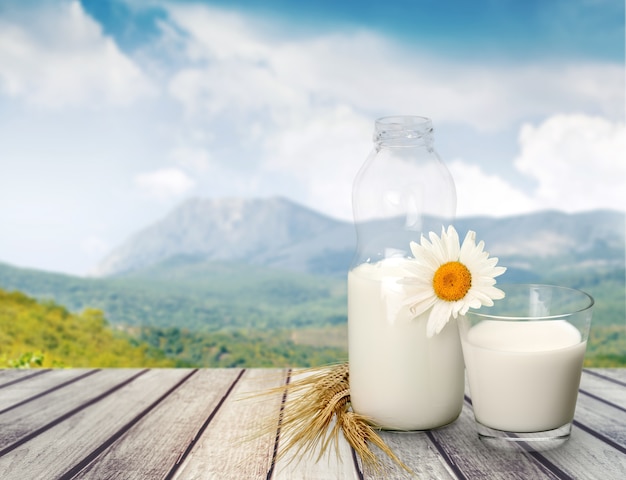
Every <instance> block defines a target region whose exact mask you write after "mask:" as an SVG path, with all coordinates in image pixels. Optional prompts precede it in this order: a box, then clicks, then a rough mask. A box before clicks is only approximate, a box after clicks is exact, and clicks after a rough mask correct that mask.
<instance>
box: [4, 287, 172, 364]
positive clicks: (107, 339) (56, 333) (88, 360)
mask: <svg viewBox="0 0 626 480" xmlns="http://www.w3.org/2000/svg"><path fill="white" fill-rule="evenodd" d="M176 364H177V363H176V361H175V360H173V359H170V358H166V357H165V355H164V354H163V352H161V351H160V350H158V349H155V348H153V347H150V346H149V345H148V344H146V343H144V342H137V341H136V340H135V339H132V338H131V337H129V336H128V335H127V334H124V333H122V332H116V331H115V330H113V329H111V328H110V326H109V325H108V323H107V321H106V320H105V318H104V316H103V315H102V312H101V311H99V310H94V309H87V310H84V311H83V312H82V313H80V314H74V313H70V312H69V311H67V310H66V309H65V308H64V307H62V306H60V305H57V304H56V303H54V302H37V301H36V300H34V299H32V298H30V297H27V296H26V295H24V294H22V293H20V292H11V293H8V292H5V291H4V290H0V367H7V366H8V367H11V366H13V367H23V366H40V367H126V366H136V367H173V366H176Z"/></svg>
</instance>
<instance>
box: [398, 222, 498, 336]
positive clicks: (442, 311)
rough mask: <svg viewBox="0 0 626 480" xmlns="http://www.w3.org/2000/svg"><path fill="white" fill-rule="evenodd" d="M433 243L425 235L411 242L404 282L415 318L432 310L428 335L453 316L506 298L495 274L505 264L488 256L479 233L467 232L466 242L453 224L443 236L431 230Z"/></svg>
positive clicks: (439, 329) (433, 333) (407, 302)
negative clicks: (501, 264)
mask: <svg viewBox="0 0 626 480" xmlns="http://www.w3.org/2000/svg"><path fill="white" fill-rule="evenodd" d="M429 238H430V242H429V241H428V240H427V239H426V238H425V237H424V236H423V235H422V237H421V239H420V243H419V244H418V243H416V242H411V252H412V253H413V256H414V257H415V258H413V259H411V261H410V262H408V263H407V266H406V269H407V271H408V273H409V274H410V277H408V278H405V279H404V281H403V282H402V283H404V284H405V285H406V287H407V290H408V291H409V295H410V296H409V298H407V300H406V303H405V304H406V305H407V306H408V307H409V310H410V311H411V313H412V314H413V315H415V316H416V317H417V316H419V315H421V314H423V313H425V312H427V311H428V310H430V313H429V315H428V324H427V327H426V334H427V336H428V337H432V336H433V335H435V334H437V333H439V332H440V331H441V330H442V329H443V327H444V326H445V325H446V324H447V323H448V321H449V320H450V318H457V317H458V316H459V314H460V315H465V313H467V311H468V310H469V309H470V308H480V307H481V306H482V305H486V306H491V305H493V300H497V299H500V298H504V292H503V291H502V290H500V289H498V288H495V287H494V285H495V283H496V280H495V277H497V276H499V275H502V274H503V273H504V272H505V271H506V268H505V267H497V266H496V264H497V263H498V258H497V257H492V258H489V253H488V252H485V251H483V249H484V246H485V244H484V242H483V241H480V242H479V243H478V244H476V233H475V232H473V231H471V230H470V231H469V232H467V235H466V236H465V240H463V245H460V244H459V235H458V234H457V232H456V230H455V229H454V227H453V226H452V225H450V226H449V227H448V231H447V232H446V231H445V229H444V228H442V229H441V238H440V237H438V236H437V234H435V233H434V232H430V233H429Z"/></svg>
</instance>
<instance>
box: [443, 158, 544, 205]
mask: <svg viewBox="0 0 626 480" xmlns="http://www.w3.org/2000/svg"><path fill="white" fill-rule="evenodd" d="M448 167H449V169H450V173H451V174H452V178H453V179H454V183H455V185H456V196H457V216H458V217H466V216H473V215H488V216H493V217H500V216H506V215H514V214H518V213H526V212H530V211H532V210H535V209H537V207H539V206H540V205H537V204H536V202H535V200H534V199H533V198H532V197H531V196H529V195H528V193H526V192H523V191H520V190H518V189H517V188H515V187H514V186H513V185H512V184H511V183H509V182H507V181H506V180H505V179H503V178H501V177H499V176H498V175H495V174H490V173H487V172H485V171H483V169H482V168H481V167H480V166H478V165H473V164H468V163H467V162H465V161H463V160H461V159H457V160H454V161H452V162H450V163H449V164H448Z"/></svg>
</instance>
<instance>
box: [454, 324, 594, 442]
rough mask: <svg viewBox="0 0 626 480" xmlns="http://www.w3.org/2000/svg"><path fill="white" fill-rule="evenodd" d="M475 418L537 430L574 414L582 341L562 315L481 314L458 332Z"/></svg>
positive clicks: (501, 426)
mask: <svg viewBox="0 0 626 480" xmlns="http://www.w3.org/2000/svg"><path fill="white" fill-rule="evenodd" d="M462 344H463V352H464V356H465V363H466V367H467V374H468V379H469V384H470V391H471V395H472V406H473V409H474V415H475V417H476V420H477V421H478V422H479V423H481V424H482V425H485V426H487V427H490V428H494V429H497V430H506V431H514V432H539V431H545V430H552V429H555V428H559V427H561V426H563V425H565V424H567V423H569V422H571V421H572V419H573V418H574V410H575V408H576V398H577V394H578V387H579V383H580V375H581V369H582V364H583V358H584V356H585V347H586V341H582V340H581V334H580V332H579V331H578V329H577V328H575V327H574V326H573V325H571V324H570V323H568V322H567V321H565V320H547V321H497V320H485V321H482V322H480V323H479V324H477V325H475V326H473V327H472V328H470V329H469V330H468V331H467V334H466V335H463V340H462Z"/></svg>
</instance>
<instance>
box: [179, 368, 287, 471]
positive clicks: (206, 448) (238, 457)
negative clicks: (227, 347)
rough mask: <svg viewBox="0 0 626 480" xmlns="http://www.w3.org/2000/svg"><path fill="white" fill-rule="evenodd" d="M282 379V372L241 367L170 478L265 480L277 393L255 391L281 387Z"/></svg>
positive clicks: (275, 423) (278, 403)
mask: <svg viewBox="0 0 626 480" xmlns="http://www.w3.org/2000/svg"><path fill="white" fill-rule="evenodd" d="M285 377H286V372H285V371H282V370H267V369H250V370H246V372H245V373H244V375H243V377H242V378H241V380H240V381H239V382H238V383H237V384H236V385H235V389H234V391H233V392H232V394H231V395H230V396H229V398H228V400H227V401H226V402H225V403H224V405H222V406H221V407H220V409H219V410H218V411H217V412H216V415H215V417H214V418H213V419H212V420H211V423H210V425H209V428H207V429H206V431H205V432H204V433H203V434H202V436H201V437H200V438H199V439H198V442H197V443H196V445H195V446H194V448H193V450H192V451H191V452H190V454H189V456H188V457H187V458H186V459H185V460H184V462H183V463H182V464H181V466H180V468H179V469H178V471H177V472H176V475H175V476H174V477H173V478H174V479H176V480H201V479H213V478H216V479H217V478H219V479H220V480H231V479H232V480H239V479H244V478H245V479H266V478H267V474H268V472H269V470H270V468H271V464H272V456H273V451H274V444H275V440H276V427H277V426H278V418H279V413H280V406H281V401H282V396H281V394H278V395H259V394H260V393H262V392H266V391H267V390H268V389H271V388H274V387H279V386H281V385H284V383H285ZM266 426H267V427H268V428H273V430H270V431H267V432H265V431H264V430H265V428H266Z"/></svg>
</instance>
